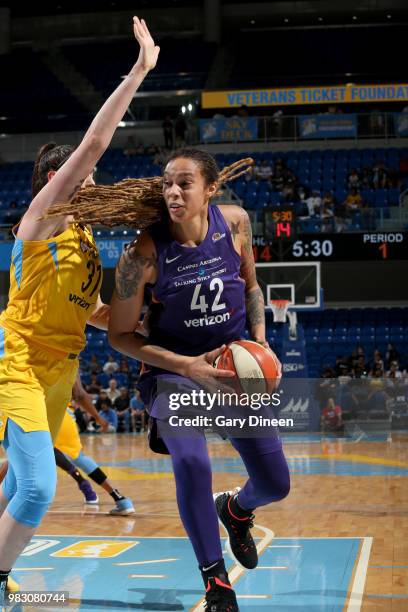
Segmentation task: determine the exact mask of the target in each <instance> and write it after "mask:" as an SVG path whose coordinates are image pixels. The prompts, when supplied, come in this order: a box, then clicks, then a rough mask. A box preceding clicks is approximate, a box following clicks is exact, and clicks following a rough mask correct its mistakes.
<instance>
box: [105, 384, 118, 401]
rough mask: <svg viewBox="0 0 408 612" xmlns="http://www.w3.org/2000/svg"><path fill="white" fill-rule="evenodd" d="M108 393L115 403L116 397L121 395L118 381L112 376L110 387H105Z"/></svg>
mask: <svg viewBox="0 0 408 612" xmlns="http://www.w3.org/2000/svg"><path fill="white" fill-rule="evenodd" d="M104 391H105V392H106V395H107V396H108V398H109V399H110V401H111V402H112V404H113V403H114V401H115V399H116V398H117V397H119V396H120V391H119V390H118V381H117V380H116V379H115V378H111V379H110V381H109V387H108V388H107V389H104Z"/></svg>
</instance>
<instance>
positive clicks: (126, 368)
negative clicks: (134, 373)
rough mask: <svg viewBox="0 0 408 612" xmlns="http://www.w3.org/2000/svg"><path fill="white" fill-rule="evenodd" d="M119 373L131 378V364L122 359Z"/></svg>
mask: <svg viewBox="0 0 408 612" xmlns="http://www.w3.org/2000/svg"><path fill="white" fill-rule="evenodd" d="M119 372H120V373H121V374H127V375H128V376H129V374H130V369H129V362H128V360H127V359H121V360H120V365H119Z"/></svg>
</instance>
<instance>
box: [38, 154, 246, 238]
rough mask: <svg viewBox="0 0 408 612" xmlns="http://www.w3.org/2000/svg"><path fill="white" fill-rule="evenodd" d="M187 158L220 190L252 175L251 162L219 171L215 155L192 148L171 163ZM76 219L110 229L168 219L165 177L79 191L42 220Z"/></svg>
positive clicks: (171, 158) (121, 182)
mask: <svg viewBox="0 0 408 612" xmlns="http://www.w3.org/2000/svg"><path fill="white" fill-rule="evenodd" d="M180 157H184V158H187V159H192V160H193V161H195V162H196V163H197V164H198V166H199V167H200V169H201V172H202V174H203V176H204V180H205V183H206V185H207V186H208V185H210V184H212V183H218V185H219V186H221V185H222V184H223V183H226V182H227V181H232V180H234V179H236V178H237V177H239V176H241V175H242V174H245V173H246V172H248V171H249V169H250V166H251V165H252V164H253V160H252V159H251V158H245V159H241V160H239V161H237V162H235V163H233V164H231V165H230V166H227V167H226V168H224V169H223V170H221V171H220V170H219V169H218V167H217V164H216V161H215V159H214V157H213V156H212V155H210V154H209V153H207V152H205V151H201V150H199V149H193V148H183V149H179V150H177V151H175V152H174V153H173V154H172V155H171V156H170V157H169V159H168V161H172V160H174V159H178V158H180ZM61 215H73V217H74V219H75V221H78V222H80V223H85V224H91V225H92V224H101V225H105V226H107V227H113V226H115V225H126V226H129V227H137V228H138V229H144V228H146V227H148V226H149V225H152V224H153V223H155V222H156V221H159V220H161V219H163V218H164V217H165V216H166V215H167V209H166V205H165V202H164V199H163V179H162V177H153V178H140V179H125V180H123V181H120V182H119V183H115V184H114V185H93V186H89V187H84V188H83V189H80V190H79V191H78V192H77V194H76V195H75V196H74V198H73V199H72V200H71V201H70V202H65V203H57V204H54V205H53V206H51V207H50V208H49V209H48V211H47V213H46V214H45V215H44V217H43V218H50V217H56V216H61Z"/></svg>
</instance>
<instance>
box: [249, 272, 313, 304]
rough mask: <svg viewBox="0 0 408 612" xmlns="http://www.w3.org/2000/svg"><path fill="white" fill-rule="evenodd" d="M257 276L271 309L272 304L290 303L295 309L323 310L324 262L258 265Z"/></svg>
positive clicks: (266, 302)
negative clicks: (274, 301) (322, 272)
mask: <svg viewBox="0 0 408 612" xmlns="http://www.w3.org/2000/svg"><path fill="white" fill-rule="evenodd" d="M255 266H256V276H257V279H258V283H259V286H260V287H261V289H262V292H263V294H264V298H265V305H266V306H268V305H269V303H270V301H271V300H290V302H291V306H290V308H291V309H294V310H319V309H321V308H323V300H322V287H321V279H320V262H293V263H292V262H284V263H282V262H278V263H258V264H255Z"/></svg>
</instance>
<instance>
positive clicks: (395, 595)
mask: <svg viewBox="0 0 408 612" xmlns="http://www.w3.org/2000/svg"><path fill="white" fill-rule="evenodd" d="M366 597H369V598H370V599H408V595H397V594H396V593H390V594H387V595H384V594H382V595H368V594H367V595H366Z"/></svg>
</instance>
